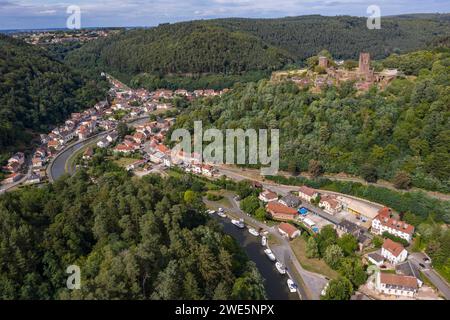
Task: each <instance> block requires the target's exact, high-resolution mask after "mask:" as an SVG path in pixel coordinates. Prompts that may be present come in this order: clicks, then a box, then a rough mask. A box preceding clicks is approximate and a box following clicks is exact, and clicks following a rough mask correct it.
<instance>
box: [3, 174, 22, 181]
mask: <svg viewBox="0 0 450 320" xmlns="http://www.w3.org/2000/svg"><path fill="white" fill-rule="evenodd" d="M22 177H23V175H22V174H21V173H12V174H10V175H9V176H7V177H6V179H5V180H3V182H2V183H3V184H10V183H14V182H17V181H19V180H20V179H22Z"/></svg>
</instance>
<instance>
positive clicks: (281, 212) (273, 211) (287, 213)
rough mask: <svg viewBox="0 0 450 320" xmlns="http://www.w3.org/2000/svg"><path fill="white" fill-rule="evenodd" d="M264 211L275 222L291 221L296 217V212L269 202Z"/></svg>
mask: <svg viewBox="0 0 450 320" xmlns="http://www.w3.org/2000/svg"><path fill="white" fill-rule="evenodd" d="M266 211H267V212H268V213H269V214H270V215H271V216H272V218H273V219H275V220H293V219H295V217H296V216H297V215H298V212H297V210H295V209H293V208H289V207H287V206H285V205H282V204H281V203H278V202H275V201H271V202H269V203H268V204H267V206H266Z"/></svg>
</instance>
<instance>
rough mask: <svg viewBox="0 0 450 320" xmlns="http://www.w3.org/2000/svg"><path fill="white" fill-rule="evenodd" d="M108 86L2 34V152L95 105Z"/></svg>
mask: <svg viewBox="0 0 450 320" xmlns="http://www.w3.org/2000/svg"><path fill="white" fill-rule="evenodd" d="M105 89H106V83H105V82H102V81H94V80H87V78H86V77H85V76H83V75H82V74H81V73H80V72H77V71H75V70H74V69H71V68H69V67H67V66H66V65H65V64H63V63H61V62H59V61H57V60H56V59H55V58H53V57H51V56H50V55H49V54H48V53H47V52H46V51H44V50H42V49H40V48H39V47H36V46H31V45H28V44H26V43H25V42H23V41H21V40H16V39H13V38H11V37H8V36H4V35H0V150H1V151H0V154H1V155H5V154H6V152H7V151H10V150H12V149H18V147H19V146H20V145H22V144H24V145H28V144H29V142H30V140H31V139H32V136H33V134H34V133H37V132H47V131H48V130H49V128H50V127H51V126H54V125H55V124H57V123H60V122H61V121H64V120H65V119H66V118H67V116H68V115H69V114H70V113H71V112H74V111H79V110H82V109H85V108H87V107H90V106H93V105H94V104H95V102H96V101H97V100H98V99H100V98H102V97H104V92H106V90H105Z"/></svg>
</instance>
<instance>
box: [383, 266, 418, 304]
mask: <svg viewBox="0 0 450 320" xmlns="http://www.w3.org/2000/svg"><path fill="white" fill-rule="evenodd" d="M376 289H377V291H378V292H380V293H383V294H387V295H395V296H398V297H410V298H412V297H414V295H415V294H416V293H417V291H418V289H419V285H418V283H417V278H415V277H411V276H403V275H399V274H392V273H385V272H377V276H376Z"/></svg>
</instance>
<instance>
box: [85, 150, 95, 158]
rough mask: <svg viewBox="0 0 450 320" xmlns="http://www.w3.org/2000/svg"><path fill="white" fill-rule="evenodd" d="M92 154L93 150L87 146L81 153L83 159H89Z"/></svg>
mask: <svg viewBox="0 0 450 320" xmlns="http://www.w3.org/2000/svg"><path fill="white" fill-rule="evenodd" d="M93 155H94V150H92V148H87V149H86V150H85V151H84V153H83V160H90V159H91V158H92V156H93Z"/></svg>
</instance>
